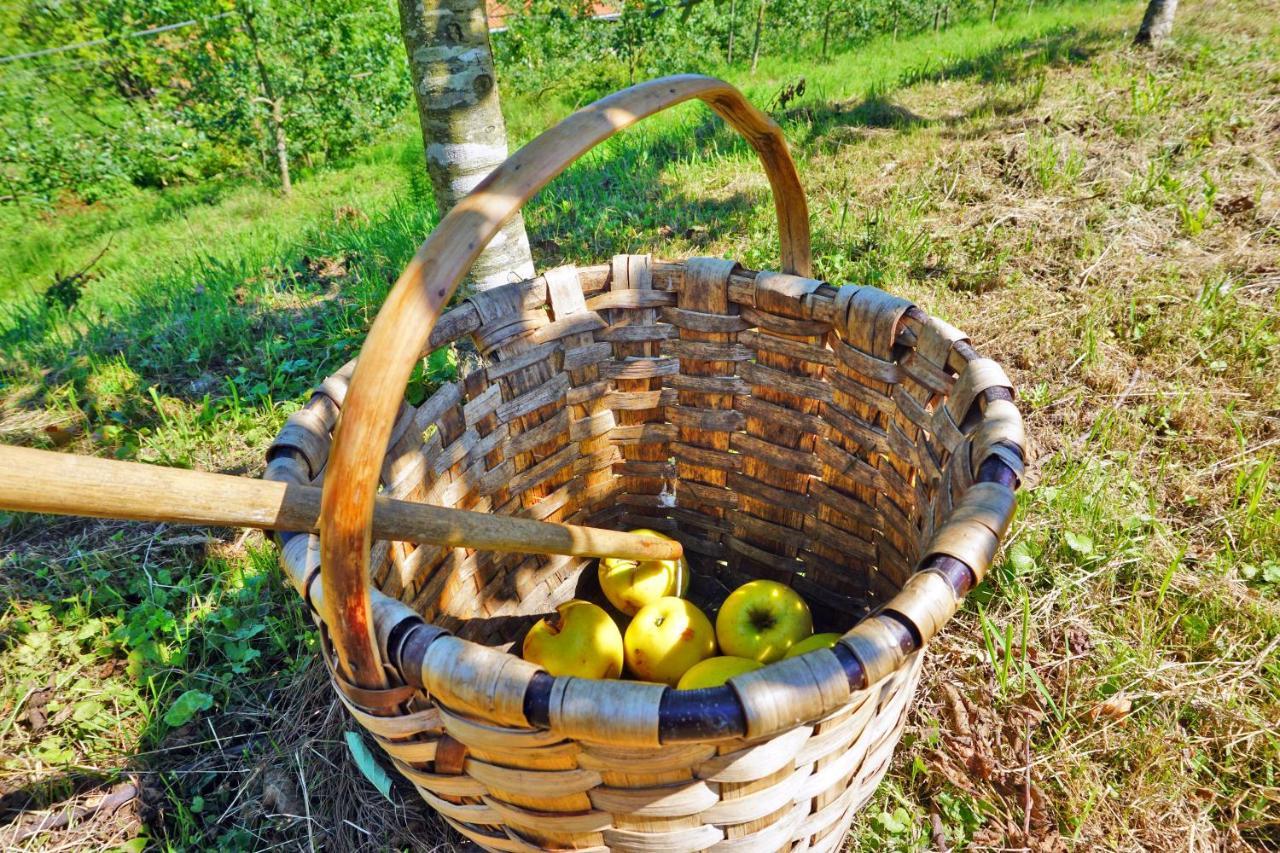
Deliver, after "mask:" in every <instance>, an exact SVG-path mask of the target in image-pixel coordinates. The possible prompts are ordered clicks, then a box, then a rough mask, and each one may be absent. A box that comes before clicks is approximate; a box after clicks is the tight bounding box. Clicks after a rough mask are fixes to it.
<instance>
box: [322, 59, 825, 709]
mask: <svg viewBox="0 0 1280 853" xmlns="http://www.w3.org/2000/svg"><path fill="white" fill-rule="evenodd" d="M693 98H698V99H700V100H702V101H705V102H706V103H707V105H708V106H710V107H711V109H713V110H715V112H716V113H718V114H719V115H720V116H721V117H722V118H724V120H725V121H727V122H728V123H729V124H730V125H731V126H732V127H733V128H734V129H735V130H737V131H738V133H740V134H742V136H743V137H744V138H745V139H746V140H747V142H749V143H750V144H751V147H752V148H754V149H755V151H756V153H757V154H758V155H759V157H760V161H761V164H762V165H763V166H764V170H765V173H766V175H768V178H769V183H770V185H771V186H772V187H773V196H774V204H775V206H776V208H777V214H778V228H779V232H780V233H779V236H780V239H781V248H782V269H783V271H784V272H789V273H793V274H795V275H802V276H808V275H810V274H811V272H812V270H811V266H810V256H809V212H808V207H807V205H806V204H805V199H804V192H803V190H802V189H801V187H800V178H799V176H798V175H797V174H796V168H795V164H794V163H793V162H792V161H791V155H790V153H788V151H787V144H786V140H785V139H784V137H783V135H782V131H781V130H780V129H779V127H778V125H777V124H775V123H774V121H773V120H772V119H771V118H769V117H768V116H767V115H765V114H764V113H762V112H760V111H759V110H757V109H756V108H755V107H753V106H752V105H751V104H750V103H749V102H748V101H747V100H746V98H744V97H743V96H742V93H741V92H739V91H738V90H737V89H735V88H733V87H732V86H730V85H729V84H728V83H725V82H723V81H721V80H716V79H714V78H711V77H701V76H696V75H681V76H677V77H664V78H661V79H658V80H652V81H649V82H647V83H641V84H640V85H638V86H632V87H631V88H629V89H624V90H622V91H621V92H617V93H615V94H613V95H610V96H608V97H607V98H603V99H601V100H599V101H596V102H595V103H594V104H591V105H590V106H588V107H586V108H584V109H582V110H579V111H578V112H576V113H574V114H573V115H571V116H569V117H568V118H566V119H565V120H564V121H562V122H560V123H559V124H557V125H556V126H555V127H553V128H551V129H550V130H548V131H546V132H545V133H543V134H542V135H540V136H539V137H537V138H536V139H534V140H533V141H532V142H530V143H529V144H528V145H525V146H524V147H523V148H521V149H520V150H519V151H517V152H516V153H515V154H513V155H511V157H510V158H508V159H507V161H506V162H505V163H503V164H502V165H500V166H499V167H498V168H496V169H494V170H493V172H492V173H491V174H490V175H489V176H488V177H487V178H485V179H484V180H483V181H481V182H480V184H479V185H478V186H477V187H476V188H475V190H473V191H472V192H471V194H470V195H468V196H467V197H466V198H464V199H462V200H461V201H460V202H458V204H457V205H456V206H455V207H454V208H453V209H452V210H451V211H449V213H448V215H446V216H445V217H444V218H443V219H442V220H440V223H439V224H438V225H437V226H436V228H435V230H434V231H433V232H432V233H431V236H430V237H428V238H427V240H426V242H424V243H423V244H422V246H421V247H420V248H419V249H418V253H417V254H416V255H415V256H414V258H413V260H412V261H410V263H409V265H408V267H406V268H405V271H404V272H403V273H402V274H401V275H400V278H399V280H398V281H396V283H395V286H394V287H393V288H392V290H391V293H390V294H389V295H388V296H387V300H386V302H385V303H384V304H383V306H382V310H381V311H379V312H378V317H377V319H376V320H375V321H374V323H373V327H372V328H371V329H370V330H369V336H368V338H367V339H366V340H365V344H364V347H363V349H362V350H361V351H360V358H359V361H358V363H357V365H356V370H355V375H354V376H353V377H352V380H351V384H350V386H349V388H348V391H347V396H346V400H345V402H344V404H343V408H342V417H341V419H340V421H339V423H338V427H337V429H336V430H335V432H334V436H333V446H332V448H331V450H330V454H329V461H328V472H327V474H326V475H325V480H324V495H323V498H322V503H321V513H320V558H321V563H320V565H321V582H322V584H323V590H324V600H325V602H327V605H326V610H327V611H328V612H327V613H325V614H324V618H325V622H326V623H327V624H328V627H329V630H330V634H331V637H332V640H333V645H334V649H335V651H336V652H337V654H338V660H339V664H340V666H341V668H342V670H343V672H344V674H345V675H346V676H347V677H348V678H349V679H350V680H351V681H353V682H354V683H356V684H357V685H359V686H361V687H367V688H377V687H381V686H383V685H384V684H385V676H384V673H383V669H382V664H381V661H380V660H379V654H378V650H377V642H376V641H375V638H374V633H373V620H372V615H371V611H370V602H369V549H370V545H371V544H372V518H373V505H374V495H375V494H376V492H377V488H378V475H379V471H380V469H381V467H382V461H383V457H384V456H385V455H386V449H387V442H388V440H389V439H390V435H391V428H392V426H393V422H394V419H395V415H396V412H397V411H398V409H399V406H400V402H401V399H402V397H403V396H404V389H405V387H406V386H407V385H408V382H409V374H410V373H411V372H412V370H413V365H414V362H415V361H416V360H417V359H418V357H419V355H420V354H421V353H422V350H423V348H424V347H425V346H426V344H427V340H428V338H429V336H430V334H431V329H432V327H434V326H435V324H436V321H437V320H438V319H439V317H440V313H441V310H442V309H443V307H444V305H445V304H446V303H447V302H448V301H449V297H451V296H452V295H453V292H454V290H455V289H457V287H458V283H459V282H460V281H462V279H463V277H464V276H465V275H466V274H467V271H468V270H469V269H470V268H471V265H472V263H474V262H475V259H476V257H477V256H479V254H480V252H481V250H483V249H484V247H485V246H486V245H487V244H488V242H489V240H490V239H492V238H493V236H494V235H495V234H497V233H498V230H499V229H500V228H501V227H502V225H503V223H505V222H506V221H507V220H508V219H509V218H510V217H511V216H513V215H514V214H515V213H516V211H518V210H519V209H520V208H521V207H523V206H524V204H525V202H527V201H528V200H529V199H530V198H532V197H533V195H534V194H535V193H536V192H538V190H540V189H542V187H544V186H545V185H546V184H547V183H548V182H549V181H550V180H551V179H552V178H554V177H555V176H556V175H559V174H560V173H561V172H563V171H564V170H565V169H566V168H567V167H568V166H569V165H570V164H571V163H572V162H573V161H574V160H576V159H578V157H580V156H582V154H584V153H586V152H587V151H588V150H590V149H591V148H593V147H594V146H595V145H597V144H598V143H600V142H602V141H603V140H605V139H608V138H609V137H610V136H613V135H614V134H615V133H617V132H618V131H619V130H622V129H623V128H625V127H628V126H630V125H632V124H634V123H635V122H637V121H639V120H640V119H642V118H645V117H647V116H650V115H653V114H654V113H656V112H659V111H661V110H664V109H666V108H668V107H671V106H674V105H676V104H679V103H682V102H684V101H688V100H691V99H693Z"/></svg>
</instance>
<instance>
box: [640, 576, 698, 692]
mask: <svg viewBox="0 0 1280 853" xmlns="http://www.w3.org/2000/svg"><path fill="white" fill-rule="evenodd" d="M622 645H623V648H624V649H625V650H626V658H627V669H628V670H630V671H631V673H632V674H633V675H635V676H636V677H637V678H639V679H641V680H642V681H660V682H663V683H665V684H670V685H671V686H672V687H674V686H675V685H676V684H677V683H678V682H679V681H680V676H682V675H684V674H685V673H686V672H688V671H689V670H690V669H691V668H692V667H693V665H694V664H696V663H698V662H699V661H703V660H706V659H707V658H709V657H711V656H712V655H714V654H715V653H716V632H715V629H714V628H712V627H711V620H710V619H708V618H707V617H706V615H704V614H703V612H702V611H701V610H699V609H698V608H696V607H694V606H693V605H692V604H690V603H689V602H687V601H685V600H684V599H683V598H676V597H675V596H673V595H669V596H666V597H665V598H659V599H658V600H657V601H653V602H650V603H649V604H646V605H645V606H644V607H641V608H640V612H638V613H637V614H636V615H635V618H634V619H632V620H631V624H630V625H628V626H627V634H626V637H625V638H624V639H623V643H622Z"/></svg>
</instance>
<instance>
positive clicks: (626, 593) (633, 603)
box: [599, 529, 689, 616]
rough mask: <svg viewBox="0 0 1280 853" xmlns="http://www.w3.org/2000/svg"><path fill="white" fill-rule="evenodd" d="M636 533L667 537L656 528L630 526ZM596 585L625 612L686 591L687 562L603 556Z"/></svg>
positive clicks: (668, 538)
mask: <svg viewBox="0 0 1280 853" xmlns="http://www.w3.org/2000/svg"><path fill="white" fill-rule="evenodd" d="M631 532H632V533H635V534H637V535H640V536H653V537H656V538H658V539H667V540H670V538H671V537H670V536H665V535H663V534H661V533H659V532H658V531H656V530H645V529H640V530H632V531H631ZM599 573H600V588H601V589H602V590H604V595H605V598H607V599H609V603H610V604H612V605H613V606H614V607H616V608H618V609H619V610H620V611H622V612H623V613H625V614H627V615H628V616H635V615H636V613H637V612H638V611H639V610H640V608H641V607H644V606H645V605H646V604H649V603H651V602H654V601H657V600H658V599H659V598H663V597H665V596H669V595H674V596H676V597H678V598H682V597H684V594H685V593H686V592H688V591H689V564H688V563H687V562H686V561H685V559H684V558H683V557H681V558H680V559H679V560H624V559H622V558H619V557H605V558H604V559H602V560H601V561H600V567H599Z"/></svg>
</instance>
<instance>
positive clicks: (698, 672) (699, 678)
mask: <svg viewBox="0 0 1280 853" xmlns="http://www.w3.org/2000/svg"><path fill="white" fill-rule="evenodd" d="M762 666H764V664H762V663H760V661H755V660H751V659H749V658H735V657H732V656H730V655H721V656H719V657H714V658H707V659H706V660H704V661H702V662H701V663H696V664H694V665H693V668H692V669H690V670H689V671H688V672H686V673H685V674H684V675H682V676H680V683H679V684H677V685H676V688H677V689H679V690H697V689H698V688H699V687H719V686H720V685H721V684H724V683H725V682H726V681H728V680H729V679H730V678H733V677H734V676H735V675H742V673H744V672H750V671H751V670H753V669H759V668H760V667H762Z"/></svg>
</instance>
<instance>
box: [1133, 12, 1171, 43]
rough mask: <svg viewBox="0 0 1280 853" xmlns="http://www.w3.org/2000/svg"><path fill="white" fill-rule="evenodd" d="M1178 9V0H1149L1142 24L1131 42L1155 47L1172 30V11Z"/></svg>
mask: <svg viewBox="0 0 1280 853" xmlns="http://www.w3.org/2000/svg"><path fill="white" fill-rule="evenodd" d="M1176 11H1178V0H1151V2H1150V3H1148V4H1147V13H1146V14H1145V15H1143V16H1142V26H1141V27H1139V28H1138V34H1137V35H1136V36H1134V38H1133V43H1134V44H1140V45H1143V46H1145V47H1157V46H1158V45H1159V44H1160V42H1162V41H1164V40H1165V39H1167V38H1168V37H1169V33H1171V32H1173V13H1174V12H1176Z"/></svg>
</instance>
